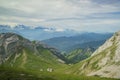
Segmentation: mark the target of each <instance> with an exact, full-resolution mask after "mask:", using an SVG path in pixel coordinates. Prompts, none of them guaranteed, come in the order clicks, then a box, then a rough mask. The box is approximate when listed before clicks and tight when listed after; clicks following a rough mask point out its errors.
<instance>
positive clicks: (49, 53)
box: [0, 33, 65, 71]
mask: <svg viewBox="0 0 120 80" xmlns="http://www.w3.org/2000/svg"><path fill="white" fill-rule="evenodd" d="M63 60H65V58H64V57H63V56H62V55H61V54H60V53H59V52H58V51H57V50H56V49H54V48H52V47H49V46H47V45H45V44H42V43H41V42H37V41H33V42H31V41H29V40H28V39H25V38H23V37H22V36H20V35H17V34H14V33H2V34H0V64H1V65H4V66H9V67H10V66H11V67H14V68H22V69H26V70H31V71H32V70H33V71H40V70H41V71H47V69H48V68H49V69H51V70H53V69H54V70H56V69H57V68H58V67H60V66H61V67H62V66H64V65H65V64H63V63H64V61H63Z"/></svg>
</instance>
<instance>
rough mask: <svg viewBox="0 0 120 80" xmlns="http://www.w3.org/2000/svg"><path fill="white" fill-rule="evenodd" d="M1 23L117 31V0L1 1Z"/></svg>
mask: <svg viewBox="0 0 120 80" xmlns="http://www.w3.org/2000/svg"><path fill="white" fill-rule="evenodd" d="M0 24H7V25H16V24H25V25H30V26H45V27H55V28H61V29H73V30H77V31H90V32H114V31H117V30H120V0H0Z"/></svg>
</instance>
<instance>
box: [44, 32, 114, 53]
mask: <svg viewBox="0 0 120 80" xmlns="http://www.w3.org/2000/svg"><path fill="white" fill-rule="evenodd" d="M111 36H112V34H111V33H108V34H99V33H83V34H80V35H75V36H71V37H56V38H51V39H48V40H43V42H45V43H46V44H48V45H50V46H53V47H56V48H57V49H59V50H60V51H65V52H66V53H69V52H71V51H72V50H74V49H76V48H81V47H82V46H84V43H86V44H85V45H86V46H89V45H90V44H91V43H92V45H90V47H96V46H97V47H98V46H99V45H102V44H103V43H104V42H105V40H106V39H108V38H110V37H111ZM93 42H94V43H93ZM95 42H96V43H95Z"/></svg>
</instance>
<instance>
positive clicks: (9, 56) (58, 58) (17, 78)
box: [0, 33, 116, 80]
mask: <svg viewBox="0 0 120 80" xmlns="http://www.w3.org/2000/svg"><path fill="white" fill-rule="evenodd" d="M63 60H64V57H63V56H62V55H61V54H60V53H59V51H58V50H56V49H54V48H52V47H50V46H48V45H46V44H44V43H41V42H39V41H30V40H28V39H26V38H24V37H22V36H20V35H18V34H15V33H1V34H0V80H116V79H109V78H99V77H87V76H83V75H81V76H78V75H73V74H65V72H66V71H65V70H66V69H68V68H69V67H71V66H70V65H67V64H64V61H63ZM71 70H72V69H71Z"/></svg>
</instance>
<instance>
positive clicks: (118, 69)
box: [72, 31, 120, 78]
mask: <svg viewBox="0 0 120 80" xmlns="http://www.w3.org/2000/svg"><path fill="white" fill-rule="evenodd" d="M72 69H74V70H73V71H72V73H74V74H85V75H88V76H93V75H94V76H102V77H111V78H120V31H119V32H116V33H115V34H114V35H113V36H112V37H111V38H110V39H109V40H107V41H106V42H105V43H104V44H103V45H102V46H101V47H99V48H98V49H97V50H96V51H95V52H94V53H93V54H92V56H91V57H90V58H88V59H86V60H84V61H82V62H80V63H78V64H76V65H75V66H73V67H72Z"/></svg>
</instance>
